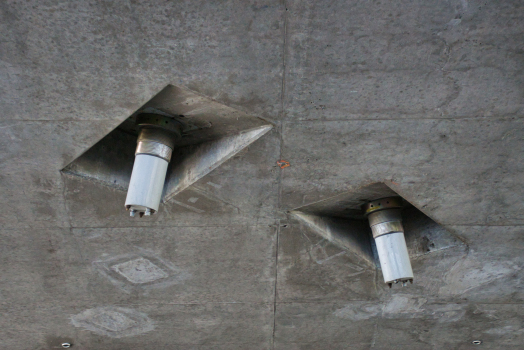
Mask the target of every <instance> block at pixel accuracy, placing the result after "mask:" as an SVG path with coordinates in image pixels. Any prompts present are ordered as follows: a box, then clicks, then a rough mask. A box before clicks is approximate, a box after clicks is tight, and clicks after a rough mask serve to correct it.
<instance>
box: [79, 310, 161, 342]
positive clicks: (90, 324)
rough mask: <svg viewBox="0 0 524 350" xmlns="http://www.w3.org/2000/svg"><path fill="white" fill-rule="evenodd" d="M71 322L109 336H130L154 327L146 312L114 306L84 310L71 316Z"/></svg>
mask: <svg viewBox="0 0 524 350" xmlns="http://www.w3.org/2000/svg"><path fill="white" fill-rule="evenodd" d="M71 323H72V324H73V325H74V326H75V327H80V328H84V329H86V330H89V331H92V332H94V333H96V334H100V335H106V336H108V337H111V338H121V337H131V336H135V335H139V334H143V333H146V332H149V331H152V330H153V329H154V328H155V327H154V324H153V321H152V320H151V319H150V318H149V317H147V315H146V314H144V313H141V312H138V311H136V310H132V309H127V308H123V307H116V306H108V307H98V308H95V309H89V310H85V311H84V312H82V313H79V314H78V315H75V316H73V317H71Z"/></svg>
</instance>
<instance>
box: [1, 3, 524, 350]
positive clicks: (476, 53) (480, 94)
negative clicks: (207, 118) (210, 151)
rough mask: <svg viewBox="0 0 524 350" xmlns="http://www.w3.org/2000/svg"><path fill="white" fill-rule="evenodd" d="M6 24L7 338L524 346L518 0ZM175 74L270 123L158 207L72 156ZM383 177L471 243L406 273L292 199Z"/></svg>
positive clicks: (199, 7) (38, 348) (420, 261)
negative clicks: (401, 283)
mask: <svg viewBox="0 0 524 350" xmlns="http://www.w3.org/2000/svg"><path fill="white" fill-rule="evenodd" d="M0 33H2V34H1V40H0V106H1V110H2V117H1V119H0V136H1V137H0V149H1V150H2V152H0V169H1V170H0V198H1V202H2V211H1V212H0V223H1V225H0V226H1V227H0V266H1V269H2V270H1V273H0V348H1V349H6V350H11V349H28V350H43V349H45V350H48V349H56V348H57V346H59V344H60V343H61V342H63V341H70V342H72V343H73V344H74V347H73V349H86V350H87V349H144V348H158V349H228V350H230V349H256V350H258V349H279V350H280V349H291V350H295V349H384V350H385V349H388V350H391V349H406V350H411V349H424V350H426V349H434V350H437V349H438V350H440V349H442V350H444V349H446V350H449V349H461V350H462V349H490V350H497V349H504V350H507V349H509V350H516V349H519V350H520V349H522V347H523V344H524V331H523V329H524V309H523V303H524V292H523V283H522V281H523V279H524V270H523V267H524V255H523V254H522V251H523V249H524V226H523V224H524V216H523V214H522V213H523V212H524V211H523V209H524V206H523V204H522V198H523V196H524V186H523V176H522V173H523V170H524V162H523V157H522V154H523V152H524V130H523V129H524V127H523V124H522V118H523V115H524V114H523V113H524V79H523V76H522V73H523V68H524V39H523V38H524V35H523V34H524V4H523V3H522V1H518V0H515V1H510V0H505V1H496V2H495V1H492V2H489V1H472V0H449V1H436V0H425V1H420V2H416V1H408V0H398V1H339V0H337V1H327V2H319V1H312V0H306V1H291V0H285V1H276V0H274V1H266V0H262V1H256V2H250V3H247V2H245V1H233V0H232V1H209V2H206V1H178V2H171V1H132V2H129V1H111V2H109V1H75V2H67V1H54V0H48V1H2V2H0ZM169 84H173V85H177V86H185V87H187V88H189V89H191V90H193V91H195V92H197V93H199V94H202V95H205V96H208V97H209V98H212V99H214V100H216V101H217V102H218V103H221V104H224V105H226V106H229V107H231V108H234V109H237V110H240V111H242V112H243V113H246V114H248V115H252V116H255V117H260V118H263V119H265V120H266V121H268V122H271V123H274V125H275V128H274V129H273V130H272V131H270V132H269V133H267V134H266V135H264V136H263V137H261V138H260V139H258V140H257V141H255V142H254V143H252V144H251V145H249V147H247V148H246V149H244V150H243V151H241V152H239V153H238V154H237V155H235V156H234V157H233V158H231V159H230V160H228V161H227V162H226V163H224V164H223V165H221V166H220V167H219V168H217V169H215V170H214V171H212V172H211V173H209V174H208V175H206V176H205V177H203V178H202V179H200V180H198V181H197V182H196V183H194V184H193V185H191V186H190V187H189V188H187V189H186V190H185V191H183V192H182V193H180V194H179V195H177V196H175V197H174V198H173V200H174V201H173V200H172V201H170V202H168V203H167V204H166V205H163V206H162V207H161V209H160V212H159V213H158V215H156V216H153V217H151V218H147V219H142V220H139V219H131V218H129V217H128V216H127V215H126V212H125V210H124V208H123V204H124V200H125V193H123V192H121V191H118V190H115V189H109V188H107V187H104V186H100V185H99V184H96V183H93V182H91V181H89V180H83V179H79V178H75V177H69V176H65V175H62V174H61V173H60V170H61V169H63V168H64V167H65V166H66V165H67V164H69V163H70V162H71V161H72V160H74V159H75V158H77V157H78V156H79V155H80V154H82V153H83V152H84V151H86V150H87V149H88V148H89V147H91V146H92V145H93V144H95V143H96V142H97V141H98V140H100V139H101V138H103V137H104V136H105V135H107V134H108V133H109V132H110V131H111V130H113V129H114V128H115V127H117V126H118V125H119V124H120V123H121V122H122V121H123V120H125V119H126V118H127V117H129V116H130V115H132V114H133V113H134V112H135V111H136V110H137V109H138V108H139V107H140V106H142V105H143V104H144V103H145V102H147V101H148V100H149V99H151V97H153V96H154V95H155V94H157V93H158V92H159V91H161V90H162V89H163V88H164V87H166V86H167V85H169ZM279 159H285V160H287V161H289V162H290V164H291V166H290V167H287V168H285V169H280V168H279V167H278V166H277V165H276V162H277V161H278V160H279ZM385 181H387V182H388V184H391V187H392V189H393V190H394V191H396V192H397V193H399V194H401V195H402V196H403V197H404V198H406V199H407V200H409V201H410V202H411V203H413V204H414V205H416V206H417V207H418V208H419V209H421V210H422V211H423V212H424V213H425V214H426V215H428V216H429V217H431V218H432V219H434V220H435V221H436V222H437V223H439V224H440V225H442V226H443V227H445V228H446V229H447V230H448V231H450V232H452V233H453V234H454V235H456V236H457V237H460V239H461V241H462V242H464V245H457V246H454V247H451V248H449V249H443V250H440V251H437V252H432V253H431V254H427V255H421V256H420V257H417V258H416V259H414V261H413V269H414V272H415V283H414V284H413V285H412V286H408V287H405V288H394V289H391V290H390V289H388V288H387V287H386V286H385V285H384V284H383V283H382V281H381V279H382V276H381V273H380V271H376V270H375V269H373V268H362V267H360V266H358V265H356V264H355V263H354V259H353V257H352V256H348V254H347V253H346V252H345V251H344V250H342V249H340V248H339V247H337V246H336V245H333V244H331V243H330V242H327V241H325V240H324V241H322V237H320V236H318V235H317V234H316V233H315V232H314V231H312V230H310V228H308V227H307V226H306V225H304V224H303V223H302V222H301V221H299V220H297V219H296V218H294V217H292V216H290V215H288V211H290V210H293V209H295V208H298V207H302V206H304V205H308V204H311V203H314V202H316V201H319V200H322V199H326V198H329V197H331V196H335V195H338V194H340V193H342V192H345V191H351V190H354V189H356V188H359V187H361V186H364V185H366V184H369V183H374V182H385ZM194 198H197V200H196V201H195V199H194ZM179 203H182V204H184V206H182V205H180V204H179ZM195 208H196V209H198V210H195ZM115 259H116V260H115ZM126 259H128V260H126ZM137 259H142V260H137ZM144 259H147V261H149V263H148V262H145V260H144ZM113 262H115V264H116V263H118V264H126V265H119V266H120V270H119V267H114V266H113V265H111V264H112V263H113ZM100 264H106V265H104V266H106V267H107V269H106V270H104V271H106V273H103V271H102V270H103V269H102V270H101V269H100V266H101V265H100ZM151 264H152V265H151ZM153 265H154V267H153ZM122 266H135V267H140V266H149V268H150V269H151V270H150V271H152V272H151V274H147V275H141V274H139V275H135V276H134V277H130V275H129V273H128V274H127V277H126V276H125V275H126V273H124V274H121V273H120V272H118V271H125V269H124V270H122ZM113 267H114V268H113ZM137 273H138V272H137ZM164 275H168V276H169V277H167V280H166V281H167V282H169V283H164V282H165V281H164V279H163V278H160V277H159V276H164ZM133 281H134V282H133ZM75 320H76V321H75ZM473 340H482V342H483V343H482V344H481V345H478V346H476V345H472V344H471V341H473Z"/></svg>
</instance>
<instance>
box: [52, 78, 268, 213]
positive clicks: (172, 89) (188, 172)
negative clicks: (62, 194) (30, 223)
mask: <svg viewBox="0 0 524 350" xmlns="http://www.w3.org/2000/svg"><path fill="white" fill-rule="evenodd" d="M143 112H145V113H153V114H159V115H164V116H177V120H178V121H180V122H181V123H182V124H183V130H182V132H183V133H182V138H181V139H180V140H178V141H177V144H176V145H175V148H176V149H175V150H174V151H173V156H172V159H171V163H170V166H169V169H168V173H167V177H166V182H165V185H164V191H163V195H162V201H163V202H167V201H169V200H170V199H171V198H173V197H174V196H175V195H176V194H178V193H180V192H181V191H183V190H184V189H185V188H187V187H189V186H190V185H191V184H193V183H195V182H196V181H198V180H199V179H201V178H202V177H204V176H205V175H207V174H208V173H210V172H211V171H213V170H214V169H216V168H217V167H218V166H220V165H221V164H223V163H224V162H225V161H227V160H228V159H230V158H231V157H233V156H234V155H235V154H237V153H238V152H240V151H241V150H242V149H244V148H245V147H247V146H249V145H250V144H251V143H253V142H254V141H256V140H257V139H258V138H260V137H261V136H263V135H264V134H265V133H267V132H268V131H269V130H271V128H272V127H273V126H272V124H270V123H268V122H266V121H265V120H262V119H260V118H257V117H252V116H249V115H247V114H245V113H243V112H241V111H238V110H236V109H233V108H231V107H228V106H225V105H223V104H220V103H218V102H216V101H214V100H212V99H210V98H207V97H204V96H201V95H199V94H197V93H196V92H194V91H191V90H188V89H186V88H182V87H178V86H174V85H168V86H167V87H166V88H164V89H163V90H162V91H160V92H159V93H158V94H157V95H155V96H154V97H153V98H152V99H151V100H149V101H148V102H147V103H146V104H145V105H143V106H142V107H141V108H139V109H138V110H137V111H136V112H135V113H134V114H133V115H131V116H130V117H129V118H128V119H126V120H125V121H124V122H122V123H121V124H120V125H119V126H118V127H117V128H115V129H114V130H113V131H111V132H110V133H109V134H107V135H106V136H105V137H104V138H103V139H101V140H100V141H99V142H97V143H96V144H95V145H93V146H92V147H91V148H89V149H87V150H86V151H85V152H84V153H83V154H82V155H80V156H79V157H78V158H76V159H75V160H74V161H72V162H71V163H70V164H68V165H67V166H66V167H65V168H64V169H62V172H63V173H64V174H66V175H72V176H79V177H82V178H84V179H88V180H91V181H94V182H97V183H100V184H102V185H105V186H109V187H112V188H115V189H118V190H122V191H127V188H128V186H129V180H130V177H131V172H132V169H133V162H134V158H135V155H134V152H135V148H136V141H137V135H138V130H137V128H136V125H135V119H136V116H137V115H138V114H139V113H143ZM122 207H123V204H122Z"/></svg>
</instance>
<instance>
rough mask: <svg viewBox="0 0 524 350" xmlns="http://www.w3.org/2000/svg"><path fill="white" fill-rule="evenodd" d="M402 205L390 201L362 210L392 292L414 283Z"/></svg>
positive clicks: (374, 202)
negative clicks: (393, 286)
mask: <svg viewBox="0 0 524 350" xmlns="http://www.w3.org/2000/svg"><path fill="white" fill-rule="evenodd" d="M402 205H403V203H402V198H400V197H388V198H382V199H377V200H374V201H371V202H369V203H367V204H365V205H364V206H363V210H364V214H365V215H366V217H367V218H368V220H369V225H370V226H371V231H372V233H373V238H374V239H375V244H376V246H377V251H378V257H379V260H380V266H381V268H382V274H383V276H384V282H386V283H387V284H388V285H389V287H390V288H391V285H392V284H393V283H399V282H400V283H402V285H403V286H405V285H406V283H407V282H408V281H409V282H411V283H413V270H412V269H411V262H410V260H409V253H408V248H407V246H406V239H405V238H404V228H403V227H402V217H401V209H402Z"/></svg>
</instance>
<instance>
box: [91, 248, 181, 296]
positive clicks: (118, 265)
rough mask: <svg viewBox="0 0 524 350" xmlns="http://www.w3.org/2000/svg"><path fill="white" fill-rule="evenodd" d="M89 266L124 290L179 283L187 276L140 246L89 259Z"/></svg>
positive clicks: (145, 290) (144, 290)
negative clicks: (115, 254) (137, 248)
mask: <svg viewBox="0 0 524 350" xmlns="http://www.w3.org/2000/svg"><path fill="white" fill-rule="evenodd" d="M93 267H94V268H95V270H97V271H98V272H99V273H100V274H101V275H102V276H104V277H106V278H107V279H108V280H109V281H110V282H111V283H112V284H113V285H115V286H116V287H118V288H120V289H122V290H123V291H125V292H127V293H131V292H132V291H139V292H146V293H147V291H148V290H150V289H158V288H165V287H168V286H171V285H174V284H178V283H181V282H183V281H184V280H186V279H188V278H190V277H191V275H190V274H189V273H187V272H185V271H182V270H180V269H179V268H177V267H176V266H174V265H173V264H171V263H170V262H168V261H165V260H164V259H162V258H160V257H158V256H155V255H154V254H153V253H151V252H148V251H145V250H142V249H140V250H139V252H138V253H130V254H124V255H118V256H114V257H108V258H105V259H103V260H97V261H94V262H93Z"/></svg>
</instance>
